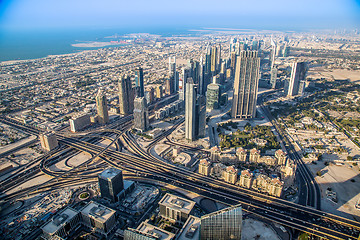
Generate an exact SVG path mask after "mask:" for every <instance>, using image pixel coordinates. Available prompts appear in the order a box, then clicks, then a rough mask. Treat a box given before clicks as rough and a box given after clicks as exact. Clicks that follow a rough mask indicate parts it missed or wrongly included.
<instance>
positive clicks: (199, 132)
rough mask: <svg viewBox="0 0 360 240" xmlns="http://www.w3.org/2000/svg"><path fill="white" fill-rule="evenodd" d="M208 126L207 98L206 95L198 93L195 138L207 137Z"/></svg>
mask: <svg viewBox="0 0 360 240" xmlns="http://www.w3.org/2000/svg"><path fill="white" fill-rule="evenodd" d="M205 128H206V100H205V96H203V95H198V96H197V98H196V107H195V138H199V137H200V138H202V137H205V134H206V132H205Z"/></svg>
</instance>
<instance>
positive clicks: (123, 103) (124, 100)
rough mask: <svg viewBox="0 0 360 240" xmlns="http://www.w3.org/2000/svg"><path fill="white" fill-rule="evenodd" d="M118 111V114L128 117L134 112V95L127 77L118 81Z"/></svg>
mask: <svg viewBox="0 0 360 240" xmlns="http://www.w3.org/2000/svg"><path fill="white" fill-rule="evenodd" d="M119 109H120V114H124V115H128V114H130V113H132V112H133V110H134V95H133V89H132V86H131V79H130V77H129V76H124V77H122V78H121V79H120V81H119Z"/></svg>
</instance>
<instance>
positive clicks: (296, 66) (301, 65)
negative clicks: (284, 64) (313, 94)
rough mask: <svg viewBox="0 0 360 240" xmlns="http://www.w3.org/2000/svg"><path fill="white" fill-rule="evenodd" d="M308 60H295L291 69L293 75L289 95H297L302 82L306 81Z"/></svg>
mask: <svg viewBox="0 0 360 240" xmlns="http://www.w3.org/2000/svg"><path fill="white" fill-rule="evenodd" d="M306 68H307V66H306V62H294V63H293V65H292V69H291V76H290V81H289V89H288V92H287V95H288V96H296V95H298V94H299V87H300V82H301V81H305V77H306V71H307V69H306Z"/></svg>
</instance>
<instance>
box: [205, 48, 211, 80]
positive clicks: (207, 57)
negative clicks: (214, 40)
mask: <svg viewBox="0 0 360 240" xmlns="http://www.w3.org/2000/svg"><path fill="white" fill-rule="evenodd" d="M205 74H206V75H209V76H210V74H211V47H210V45H208V46H207V47H206V54H205Z"/></svg>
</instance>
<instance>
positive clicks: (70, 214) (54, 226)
mask: <svg viewBox="0 0 360 240" xmlns="http://www.w3.org/2000/svg"><path fill="white" fill-rule="evenodd" d="M77 214H78V212H77V211H76V210H74V209H72V208H65V209H64V211H62V212H60V213H59V214H57V215H55V216H54V217H53V218H52V219H51V221H50V222H48V223H47V224H46V225H44V226H43V227H42V230H43V231H44V232H47V233H49V234H50V235H52V234H54V233H55V232H56V231H57V230H59V229H60V228H61V227H62V226H64V225H65V224H66V223H68V222H70V221H71V219H73V218H74V217H75V216H76V215H77Z"/></svg>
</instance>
